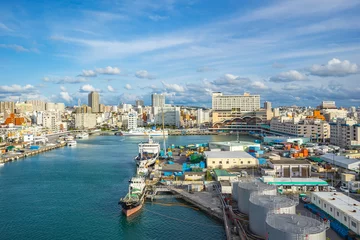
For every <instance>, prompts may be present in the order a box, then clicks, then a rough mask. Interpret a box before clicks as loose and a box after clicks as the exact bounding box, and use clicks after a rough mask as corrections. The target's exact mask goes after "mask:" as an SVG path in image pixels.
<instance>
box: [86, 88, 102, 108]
mask: <svg viewBox="0 0 360 240" xmlns="http://www.w3.org/2000/svg"><path fill="white" fill-rule="evenodd" d="M88 106H89V107H91V110H92V112H93V113H98V112H99V110H100V109H99V106H100V105H99V93H98V92H95V91H92V92H91V93H89V96H88Z"/></svg>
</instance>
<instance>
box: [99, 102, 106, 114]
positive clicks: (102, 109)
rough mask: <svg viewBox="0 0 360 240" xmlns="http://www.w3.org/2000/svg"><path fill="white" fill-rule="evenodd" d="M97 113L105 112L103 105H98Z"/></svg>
mask: <svg viewBox="0 0 360 240" xmlns="http://www.w3.org/2000/svg"><path fill="white" fill-rule="evenodd" d="M99 112H100V113H104V112H105V104H101V103H100V104H99Z"/></svg>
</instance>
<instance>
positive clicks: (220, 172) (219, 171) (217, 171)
mask: <svg viewBox="0 0 360 240" xmlns="http://www.w3.org/2000/svg"><path fill="white" fill-rule="evenodd" d="M214 172H215V174H216V176H218V177H219V176H236V174H231V173H229V172H228V171H226V170H224V169H214Z"/></svg>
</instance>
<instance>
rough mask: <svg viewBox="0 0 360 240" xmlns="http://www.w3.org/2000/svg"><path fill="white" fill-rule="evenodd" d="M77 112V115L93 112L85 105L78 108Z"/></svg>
mask: <svg viewBox="0 0 360 240" xmlns="http://www.w3.org/2000/svg"><path fill="white" fill-rule="evenodd" d="M75 112H76V113H92V110H91V107H89V106H87V105H85V104H84V105H82V106H81V107H77V108H76V110H75Z"/></svg>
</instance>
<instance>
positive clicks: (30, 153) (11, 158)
mask: <svg viewBox="0 0 360 240" xmlns="http://www.w3.org/2000/svg"><path fill="white" fill-rule="evenodd" d="M65 145H66V144H65V143H59V144H56V145H54V146H47V147H42V148H40V149H36V150H25V151H24V152H21V153H19V154H11V155H5V156H3V157H2V158H1V159H0V163H7V162H12V161H17V160H20V159H24V158H27V157H31V156H35V155H37V154H40V153H43V152H48V151H51V150H54V149H57V148H61V147H64V146H65Z"/></svg>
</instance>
